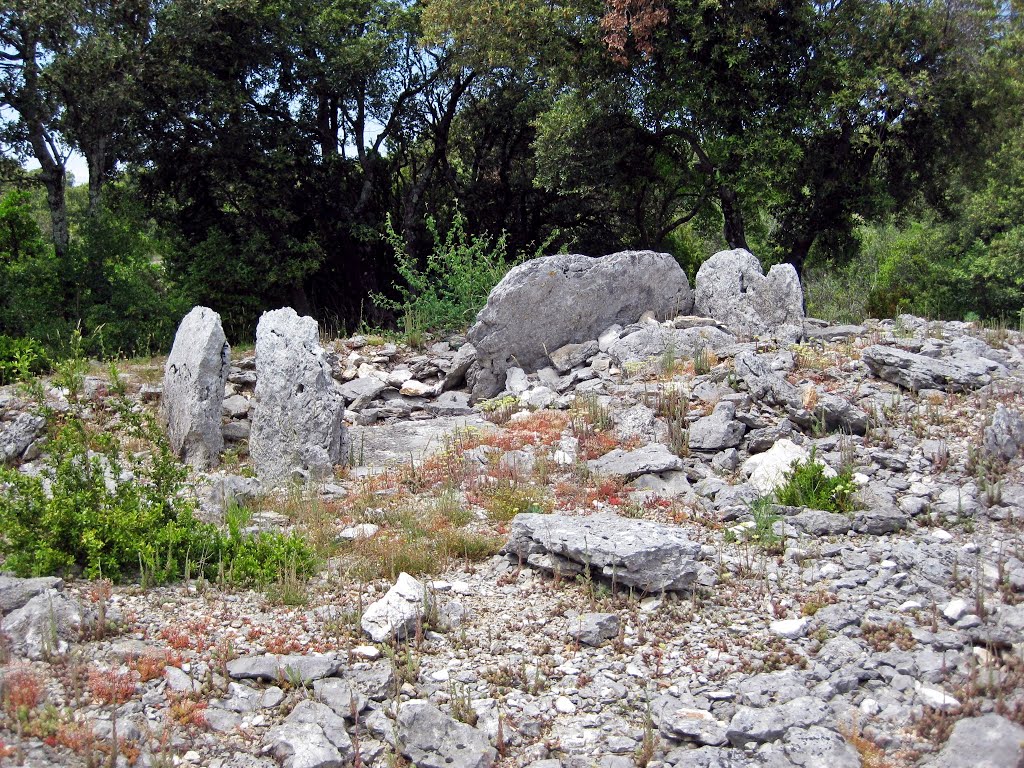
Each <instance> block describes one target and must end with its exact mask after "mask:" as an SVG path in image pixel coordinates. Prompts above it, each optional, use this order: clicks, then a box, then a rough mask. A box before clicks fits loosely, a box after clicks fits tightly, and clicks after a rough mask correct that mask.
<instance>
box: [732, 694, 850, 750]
mask: <svg viewBox="0 0 1024 768" xmlns="http://www.w3.org/2000/svg"><path fill="white" fill-rule="evenodd" d="M831 719H832V710H831V708H830V707H829V706H828V704H826V703H825V702H823V701H821V700H820V699H816V698H813V697H811V696H800V697H798V698H795V699H793V700H792V701H787V702H786V703H785V704H780V705H778V706H774V707H764V708H761V709H757V708H754V707H739V708H738V709H737V710H736V714H735V715H733V717H732V721H731V722H730V723H729V728H728V730H727V731H726V734H725V736H726V738H727V739H728V740H729V741H730V742H731V743H732V744H733V746H737V747H741V746H743V745H744V744H746V743H748V742H752V741H753V742H757V743H764V742H766V741H775V740H777V739H781V738H782V737H783V736H785V735H786V733H787V732H788V731H790V730H791V729H794V728H810V727H811V726H815V725H821V724H822V723H825V722H828V721H830V720H831Z"/></svg>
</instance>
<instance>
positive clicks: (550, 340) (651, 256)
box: [469, 251, 693, 400]
mask: <svg viewBox="0 0 1024 768" xmlns="http://www.w3.org/2000/svg"><path fill="white" fill-rule="evenodd" d="M692 305H693V294H692V292H691V290H690V285H689V281H687V279H686V273H685V272H683V270H682V268H681V267H680V266H679V263H678V262H677V261H676V260H675V259H674V258H673V257H672V256H670V255H669V254H667V253H654V252H653V251H624V252H621V253H613V254H611V255H609V256H602V257H600V258H591V257H588V256H582V255H578V254H557V255H555V256H546V257H543V258H540V259H533V260H531V261H527V262H525V263H523V264H520V265H518V266H516V267H514V268H513V269H512V270H511V271H509V273H508V274H507V275H505V277H504V278H503V279H502V280H501V282H499V283H498V285H496V286H495V287H494V289H493V290H492V291H491V294H490V296H489V297H488V299H487V304H486V305H485V306H484V308H483V309H482V310H481V311H480V314H479V315H477V321H476V323H475V325H473V327H472V328H471V329H470V331H469V341H470V342H471V343H472V344H473V346H474V348H475V349H476V354H477V363H478V364H479V366H480V370H479V372H478V373H477V375H476V377H475V381H474V386H473V398H474V400H480V399H483V398H487V397H493V396H494V395H496V394H498V393H499V392H500V391H501V390H502V389H503V388H504V384H505V371H506V370H507V369H508V368H509V367H511V366H513V365H515V366H518V367H520V368H523V369H524V370H526V371H535V370H537V369H538V368H542V367H544V366H545V365H546V364H547V362H548V355H549V353H551V352H554V351H555V350H558V349H560V348H561V347H564V346H565V345H566V344H574V343H576V344H578V343H581V342H587V341H591V340H593V339H596V338H597V337H598V336H599V335H600V334H601V333H602V332H603V331H604V330H605V329H606V328H608V327H609V326H611V325H613V324H615V323H621V324H629V323H633V322H635V321H636V320H637V319H638V318H639V317H640V315H641V314H643V313H644V312H646V311H650V312H653V313H654V314H655V316H657V317H659V318H662V319H667V318H669V317H674V316H675V315H678V314H685V313H687V312H689V311H690V308H691V307H692Z"/></svg>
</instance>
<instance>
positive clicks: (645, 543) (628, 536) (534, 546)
mask: <svg viewBox="0 0 1024 768" xmlns="http://www.w3.org/2000/svg"><path fill="white" fill-rule="evenodd" d="M505 551H506V552H508V553H509V554H513V555H518V556H519V557H521V558H522V559H523V560H524V561H526V560H528V559H529V558H530V556H531V555H545V554H549V555H554V556H557V557H559V558H564V559H566V560H569V561H571V562H572V563H575V564H577V565H579V566H583V567H584V568H587V567H589V568H591V569H592V574H593V575H595V576H596V575H600V576H603V577H604V578H607V579H611V580H613V581H614V582H616V583H617V584H620V585H623V586H627V587H635V588H637V589H642V590H644V591H645V592H661V591H663V590H683V589H688V588H690V587H691V586H692V585H693V583H694V582H695V581H696V579H697V575H698V572H699V570H700V566H701V564H700V554H701V550H700V545H699V544H697V543H696V542H693V541H690V540H689V539H688V538H687V537H686V534H685V533H684V531H683V530H682V529H681V528H677V527H675V526H672V525H665V524H662V523H655V522H651V521H649V520H632V519H628V518H623V517H619V516H617V515H607V514H600V515H591V516H589V517H571V516H568V515H543V514H535V513H529V512H528V513H521V514H518V515H516V516H515V517H514V518H513V519H512V532H511V534H510V536H509V540H508V543H507V544H506V545H505Z"/></svg>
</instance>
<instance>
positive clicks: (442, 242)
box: [372, 212, 515, 334]
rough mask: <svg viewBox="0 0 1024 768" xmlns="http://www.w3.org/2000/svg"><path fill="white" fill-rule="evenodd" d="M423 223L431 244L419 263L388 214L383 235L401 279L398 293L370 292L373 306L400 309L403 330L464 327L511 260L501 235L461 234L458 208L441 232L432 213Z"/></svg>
mask: <svg viewBox="0 0 1024 768" xmlns="http://www.w3.org/2000/svg"><path fill="white" fill-rule="evenodd" d="M426 225H427V230H428V231H429V233H430V236H431V238H432V239H433V242H434V247H433V250H432V251H431V252H430V253H429V254H428V255H427V260H426V265H425V268H421V267H420V265H419V264H418V263H417V261H416V259H415V258H414V257H413V256H411V255H409V253H408V251H407V250H406V247H405V241H404V239H403V238H402V235H401V234H400V233H398V232H396V231H395V229H394V227H393V226H392V224H391V218H390V217H388V220H387V227H386V232H385V237H386V239H387V241H388V244H389V245H390V246H391V248H392V249H393V250H394V252H395V260H396V267H397V269H398V274H399V276H400V277H401V278H402V283H401V284H398V283H396V284H395V290H397V291H398V294H399V296H400V297H401V298H400V300H397V301H396V300H394V299H390V298H387V297H386V296H382V295H381V294H373V296H372V298H373V301H374V303H375V304H376V305H377V306H378V307H380V308H382V309H387V310H391V311H394V312H398V313H400V314H401V316H402V318H403V321H404V323H405V331H406V333H409V334H412V333H415V332H421V331H425V330H444V329H457V328H464V327H465V326H467V325H468V324H469V323H470V322H472V320H473V318H474V317H475V316H476V313H477V312H478V311H479V310H480V308H481V307H483V305H484V304H485V303H486V302H487V296H488V294H489V293H490V292H491V289H492V288H493V287H494V286H495V285H497V284H498V282H499V281H500V280H501V278H503V277H504V276H505V274H506V273H507V272H508V271H509V269H511V268H512V266H513V265H514V263H515V262H514V261H512V260H509V258H508V255H507V252H506V237H505V235H504V234H502V236H501V237H499V238H497V239H496V240H495V239H493V238H490V237H484V236H480V235H470V234H467V233H466V220H465V218H464V217H463V216H462V214H461V213H459V212H456V213H455V216H454V217H453V218H452V223H451V226H450V227H449V228H448V232H447V234H445V235H444V236H443V237H442V236H441V234H440V232H439V231H438V226H437V221H436V220H435V219H434V218H433V217H431V216H428V217H427V220H426Z"/></svg>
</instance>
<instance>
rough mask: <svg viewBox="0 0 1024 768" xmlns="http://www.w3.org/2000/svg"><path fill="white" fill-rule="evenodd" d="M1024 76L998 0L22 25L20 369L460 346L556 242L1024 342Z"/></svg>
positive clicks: (48, 14) (522, 0)
mask: <svg viewBox="0 0 1024 768" xmlns="http://www.w3.org/2000/svg"><path fill="white" fill-rule="evenodd" d="M1022 52H1024V32H1022V25H1021V16H1020V6H1019V5H1016V4H1015V3H1009V4H1007V3H986V2H979V1H978V0H888V1H882V0H834V1H831V2H816V1H812V0H734V1H733V2H726V1H725V0H608V2H596V1H595V2H591V1H590V0H567V1H566V2H562V3H555V2H549V1H548V0H500V1H499V0H430V2H416V1H415V0H410V1H406V2H402V1H399V0H9V2H7V3H6V4H5V5H4V7H3V9H2V10H0V106H2V110H0V123H2V125H0V142H2V149H3V157H2V160H0V162H2V168H0V179H2V181H0V193H2V197H0V334H2V336H0V357H2V356H3V354H4V351H3V348H2V347H3V346H4V345H5V344H6V345H7V346H8V347H12V346H17V345H18V344H20V343H22V342H21V341H19V340H26V339H31V340H35V341H36V342H38V344H39V348H40V349H43V350H46V351H47V352H48V353H49V354H52V355H59V354H61V353H62V350H66V348H67V346H68V344H70V343H71V340H72V339H73V338H75V336H76V333H75V332H76V330H77V331H80V333H81V336H82V340H83V341H82V343H84V344H85V345H86V347H87V349H88V351H89V353H90V354H94V355H107V356H109V355H114V354H128V355H135V354H143V353H147V352H152V351H161V350H166V348H168V347H169V342H170V339H171V337H172V335H173V332H174V328H175V326H176V324H177V321H178V319H179V318H180V317H181V315H182V314H183V312H184V311H186V310H187V309H188V308H189V307H190V306H192V305H194V304H197V303H201V304H206V305H208V306H211V307H213V308H215V309H217V311H219V312H220V313H221V315H222V316H223V318H224V324H225V328H226V330H227V331H228V333H229V335H230V336H231V337H232V339H233V340H235V341H237V340H249V339H251V337H252V333H253V329H254V327H255V322H256V320H257V319H258V317H259V314H260V313H261V312H262V311H264V310H266V309H268V308H274V307H278V306H281V305H291V306H293V307H295V308H296V309H297V310H298V311H299V312H301V313H309V314H313V315H315V316H316V317H317V318H318V319H319V320H320V321H321V323H322V324H324V326H325V327H327V328H328V329H330V330H336V331H341V330H347V331H353V330H355V329H356V328H358V327H378V326H385V327H397V328H398V329H399V330H401V331H403V332H405V333H406V334H413V333H420V332H422V331H423V330H429V329H431V328H432V327H435V326H439V325H440V326H448V327H457V326H458V325H459V324H460V323H463V324H464V323H465V322H467V321H468V320H469V319H471V318H470V317H469V315H470V314H471V313H470V312H469V311H466V310H465V308H464V307H463V308H461V309H460V308H459V307H456V309H455V310H451V307H447V305H445V306H446V309H445V312H442V313H440V314H439V313H438V312H437V311H434V310H436V309H437V307H436V306H434V305H443V304H444V302H445V301H446V300H447V299H448V298H451V296H461V297H463V298H465V299H466V300H467V301H468V302H469V305H467V306H470V305H472V302H473V301H477V302H478V301H479V300H480V295H481V291H482V292H483V293H482V295H483V296H486V291H487V290H488V289H489V287H490V286H491V285H493V283H494V282H496V280H497V279H500V276H501V274H502V273H503V270H505V269H507V268H508V266H509V265H510V264H511V263H513V262H514V261H515V260H517V259H520V258H529V257H532V256H535V255H537V254H540V253H551V252H554V251H557V250H569V251H573V252H581V253H588V254H592V255H600V254H604V253H610V252H613V251H616V250H621V249H624V248H653V249H657V250H665V251H669V252H671V253H673V254H674V255H675V256H676V258H678V259H679V261H680V263H681V264H682V265H683V266H684V267H685V268H686V269H687V271H688V272H689V273H690V275H691V277H692V275H693V273H694V272H695V270H696V268H697V266H698V265H699V264H700V262H701V260H703V259H705V258H707V257H708V256H710V255H711V254H712V253H714V252H715V251H716V250H719V249H721V248H724V247H745V248H748V249H749V250H751V251H752V252H753V253H754V254H755V255H756V256H758V258H760V259H761V261H762V263H764V264H765V265H766V266H767V265H768V264H771V263H776V262H781V261H786V262H790V263H792V264H794V265H795V266H796V267H797V269H798V270H800V272H801V273H802V276H803V278H804V281H805V286H806V289H807V294H808V303H809V310H810V311H811V312H812V313H813V314H816V315H818V316H824V317H826V318H827V319H832V320H859V319H861V318H862V317H864V316H866V315H874V316H891V315H893V314H895V313H897V312H899V311H912V312H915V313H917V314H922V315H927V316H931V317H942V318H950V317H960V318H968V319H971V318H979V317H980V318H1004V320H1005V321H1008V322H1012V323H1013V324H1014V325H1017V324H1018V323H1019V322H1024V70H1022V63H1024V57H1022ZM72 150H74V151H75V152H77V153H79V154H80V155H81V156H83V157H84V158H85V159H86V161H87V165H88V178H87V179H76V180H75V181H76V182H83V183H81V184H80V185H79V186H72V185H71V183H70V182H71V179H70V178H69V175H68V172H67V159H68V157H69V153H70V152H71V151H72ZM28 164H30V165H32V166H36V167H37V168H36V170H32V171H26V170H25V167H26V165H28ZM84 182H87V183H84ZM424 296H432V297H433V299H437V301H432V302H425V301H423V300H422V299H423V297H424ZM456 303H457V302H456ZM459 306H460V307H461V305H459ZM431 307H433V309H431Z"/></svg>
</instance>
